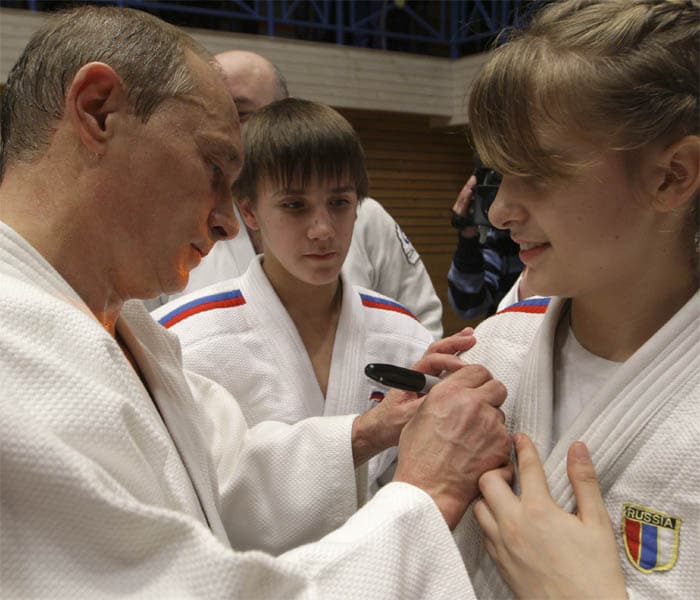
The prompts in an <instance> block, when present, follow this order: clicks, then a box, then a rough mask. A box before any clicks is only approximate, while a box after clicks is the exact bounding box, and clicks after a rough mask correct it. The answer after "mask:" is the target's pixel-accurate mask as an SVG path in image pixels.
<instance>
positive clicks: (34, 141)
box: [0, 6, 213, 177]
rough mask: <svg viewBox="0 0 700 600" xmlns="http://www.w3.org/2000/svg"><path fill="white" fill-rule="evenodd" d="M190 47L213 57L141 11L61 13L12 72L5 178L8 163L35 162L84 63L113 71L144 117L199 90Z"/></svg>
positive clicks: (0, 131)
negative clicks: (189, 60) (190, 64)
mask: <svg viewBox="0 0 700 600" xmlns="http://www.w3.org/2000/svg"><path fill="white" fill-rule="evenodd" d="M187 51H189V52H192V53H193V54H194V55H196V56H199V57H201V58H203V59H204V60H206V61H207V62H212V61H213V58H212V57H211V55H210V54H209V53H208V52H207V51H206V50H205V49H204V48H202V47H201V46H199V44H197V42H195V41H194V40H193V39H192V38H191V37H190V36H188V35H187V34H186V33H185V32H184V31H182V30H180V29H178V28H176V27H174V26H172V25H169V24H167V23H165V22H163V21H161V20H160V19H157V18H156V17H154V16H151V15H149V14H146V13H144V12H141V11H137V10H132V9H128V8H116V7H96V6H82V7H79V8H75V9H71V10H67V11H61V12H59V13H57V14H56V15H55V16H54V17H52V18H51V19H49V21H48V22H47V23H46V24H45V25H44V26H43V27H41V29H39V30H38V31H37V32H36V33H35V34H34V35H33V36H32V38H31V39H30V41H29V43H28V44H27V46H26V47H25V49H24V51H23V52H22V55H21V56H20V57H19V59H18V60H17V63H16V64H15V66H14V67H13V68H12V70H11V71H10V75H9V77H8V80H7V87H6V88H5V92H4V94H3V98H2V107H1V108H0V135H1V139H2V147H1V148H0V177H2V174H3V173H4V172H5V169H6V168H7V166H8V165H10V164H12V163H15V162H30V161H31V160H33V159H34V158H36V156H37V155H38V154H40V153H41V152H42V151H43V150H45V148H46V146H47V145H48V144H49V142H50V139H51V135H52V132H53V129H52V122H54V121H55V120H58V119H60V118H61V117H62V115H63V109H64V105H65V97H66V92H67V89H68V88H69V86H70V84H71V81H72V80H73V77H75V74H76V73H77V72H78V70H79V69H80V68H81V67H82V66H83V65H85V64H87V63H89V62H93V61H97V62H103V63H105V64H108V65H109V66H110V67H111V68H113V69H114V70H115V72H116V73H117V74H118V75H119V77H120V78H121V79H122V81H123V84H124V87H125V90H126V93H127V96H128V98H129V100H130V101H131V102H132V104H133V108H134V112H135V114H136V116H137V117H139V118H140V119H142V120H143V121H144V122H145V121H147V120H148V118H149V117H150V116H151V115H152V114H153V112H154V111H155V109H156V108H157V107H158V106H159V105H160V104H161V103H162V102H163V101H165V100H167V99H169V98H173V97H180V96H183V95H186V94H189V93H191V92H192V91H193V90H194V88H195V84H194V81H193V79H192V76H191V73H190V70H189V67H188V65H187Z"/></svg>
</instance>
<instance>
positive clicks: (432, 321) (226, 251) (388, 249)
mask: <svg viewBox="0 0 700 600" xmlns="http://www.w3.org/2000/svg"><path fill="white" fill-rule="evenodd" d="M216 60H217V62H218V63H219V64H220V65H221V68H222V69H223V72H224V78H225V81H226V86H227V87H228V89H229V91H230V92H231V96H233V99H234V102H235V103H236V108H237V110H238V114H239V117H240V120H241V129H242V130H243V131H245V127H246V124H247V122H248V119H249V118H250V117H251V116H252V115H253V114H254V113H255V111H256V110H259V109H260V108H262V107H263V106H266V105H267V104H269V103H271V102H274V101H275V100H281V99H283V98H287V97H288V96H289V92H288V90H287V84H286V81H285V79H284V76H283V75H282V73H280V71H279V70H278V69H277V68H276V67H275V66H274V65H273V64H272V63H270V61H268V60H267V59H265V58H264V57H262V56H260V55H259V54H255V53H254V52H247V51H243V50H230V51H228V52H222V53H221V54H217V55H216ZM238 218H239V220H240V213H238ZM255 237H256V236H255V233H254V232H251V231H249V230H248V229H247V228H245V227H241V230H240V232H239V234H238V235H237V236H236V237H235V238H233V239H230V240H224V241H222V242H221V243H219V244H217V245H216V246H215V247H214V248H213V249H212V251H211V252H210V254H209V255H208V256H207V257H206V258H205V259H204V260H203V261H202V262H201V264H200V265H198V266H197V267H196V268H195V269H193V270H192V273H191V274H190V280H189V282H188V284H187V287H186V288H185V289H184V290H183V291H182V292H178V293H176V294H171V295H169V296H162V297H160V298H157V299H154V300H149V301H147V302H146V305H147V306H148V307H149V309H151V310H153V309H155V308H157V307H158V306H159V305H161V304H165V303H166V302H168V301H169V300H174V299H175V298H178V297H179V296H182V295H185V294H189V293H192V292H195V291H197V290H199V289H201V288H203V287H207V286H209V285H211V284H213V283H218V282H220V281H225V280H228V279H232V278H234V277H238V276H239V275H242V274H243V273H244V272H245V270H246V269H247V268H248V265H249V264H250V261H251V260H252V259H253V257H254V256H255V255H256V253H260V252H262V248H261V247H260V246H259V241H258V240H256V239H255ZM253 241H255V243H253ZM344 270H345V272H346V274H347V276H348V278H349V280H350V282H351V283H353V284H355V285H359V286H361V287H365V288H368V289H372V290H376V291H378V292H379V293H381V294H384V295H385V296H388V297H390V298H394V299H395V300H396V301H397V302H399V303H400V304H402V305H403V306H405V307H407V308H408V309H409V310H410V311H411V312H412V313H413V314H414V315H416V316H417V317H418V319H419V320H420V322H421V323H423V325H425V327H426V328H427V329H428V330H429V331H430V332H431V334H432V335H433V338H434V339H436V340H438V339H440V338H441V337H442V333H443V331H442V303H441V302H440V298H439V297H438V295H437V293H436V292H435V287H434V286H433V283H432V281H431V279H430V275H429V274H428V271H427V269H426V268H425V265H424V264H423V261H422V260H421V258H420V255H419V254H418V252H417V250H416V249H415V248H414V246H413V244H411V242H410V240H409V239H408V237H407V236H406V234H405V233H404V232H403V230H402V229H401V227H400V226H399V224H398V223H397V222H396V221H395V220H394V219H393V218H392V216H391V215H390V214H389V213H388V212H387V211H386V210H385V209H384V207H383V206H382V205H381V204H380V203H379V202H377V201H376V200H374V199H373V198H364V199H363V201H362V202H361V203H360V204H359V205H358V210H357V220H356V222H355V228H354V230H353V236H352V243H351V244H350V250H349V252H348V255H347V258H346V259H345V265H344Z"/></svg>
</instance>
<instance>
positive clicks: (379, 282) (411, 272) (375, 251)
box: [145, 198, 443, 340]
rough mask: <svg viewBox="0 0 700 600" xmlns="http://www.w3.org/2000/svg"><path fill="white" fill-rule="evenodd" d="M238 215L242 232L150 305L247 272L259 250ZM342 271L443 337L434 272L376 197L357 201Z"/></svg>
mask: <svg viewBox="0 0 700 600" xmlns="http://www.w3.org/2000/svg"><path fill="white" fill-rule="evenodd" d="M234 208H235V207H234ZM236 215H237V216H238V222H239V226H240V228H239V232H238V235H236V237H234V238H233V239H231V240H224V241H223V242H219V243H217V244H216V245H215V246H214V248H213V249H212V251H211V252H210V253H209V254H208V255H207V256H206V258H204V260H202V262H201V263H200V265H199V266H198V267H196V268H195V269H193V270H192V272H191V273H190V279H189V282H188V283H187V287H186V288H185V289H184V290H183V291H182V292H180V293H177V294H172V295H170V296H161V297H159V298H156V299H153V300H147V301H146V302H145V304H146V306H147V307H148V308H149V310H154V309H156V308H158V306H160V305H162V304H165V303H166V302H168V301H171V300H174V299H176V298H179V297H181V296H183V295H188V294H191V293H192V292H195V291H197V290H200V289H201V288H204V287H207V286H209V285H212V284H214V283H219V282H220V281H226V280H228V279H233V278H234V277H239V276H240V275H243V273H245V270H246V269H247V268H248V264H249V263H250V261H251V260H252V259H253V256H255V251H254V250H253V244H252V243H251V241H250V238H249V237H248V233H247V231H246V228H245V225H244V223H243V220H242V219H241V216H240V213H239V212H238V209H236ZM343 271H344V272H345V273H346V275H347V276H348V279H349V281H350V282H351V283H352V284H354V285H357V286H360V287H364V288H367V289H370V290H375V291H377V292H379V293H380V294H384V295H385V296H388V297H389V298H393V299H395V300H396V301H397V302H399V303H401V304H402V305H403V306H405V307H406V308H408V309H409V310H410V311H411V312H412V313H413V314H414V315H416V316H417V317H418V319H419V320H420V322H421V323H423V325H424V326H425V327H426V328H427V329H428V330H429V331H430V333H431V334H432V335H433V338H434V339H436V340H439V339H440V338H442V333H443V332H442V303H441V302H440V298H439V297H438V295H437V293H436V292H435V287H434V286H433V283H432V281H431V279H430V275H429V273H428V271H427V269H426V268H425V265H424V264H423V261H422V260H421V257H420V255H419V254H418V252H417V250H416V249H415V248H414V247H413V244H411V241H410V240H409V239H408V237H407V236H406V234H405V233H404V232H403V230H402V229H401V227H400V226H399V224H398V223H397V222H396V221H394V219H393V218H392V217H391V215H390V214H389V213H388V212H387V211H386V210H385V209H384V207H383V206H382V205H381V204H380V203H379V202H377V201H376V200H374V199H372V198H365V199H364V200H362V202H361V203H360V204H359V205H358V207H357V220H356V221H355V227H354V229H353V232H352V243H351V244H350V249H349V250H348V255H347V257H346V258H345V263H344V265H343Z"/></svg>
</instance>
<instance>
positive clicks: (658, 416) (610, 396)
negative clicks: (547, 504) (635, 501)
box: [545, 292, 700, 511]
mask: <svg viewBox="0 0 700 600" xmlns="http://www.w3.org/2000/svg"><path fill="white" fill-rule="evenodd" d="M699 348H700V292H696V294H695V295H694V296H693V298H691V299H690V300H689V301H688V302H687V303H686V305H685V306H684V307H683V308H682V309H681V310H680V311H679V312H678V313H676V314H675V315H674V316H673V317H672V318H671V319H670V320H669V321H668V323H666V324H665V325H664V326H663V327H662V328H661V329H660V330H659V331H657V332H656V333H655V334H654V335H653V336H652V337H651V338H650V339H649V340H648V341H647V342H646V343H645V344H644V345H643V346H642V347H641V348H640V349H639V350H637V352H635V353H634V354H633V355H632V356H631V357H630V358H629V359H628V360H627V361H626V362H625V363H624V364H623V365H622V366H621V367H620V369H619V370H618V371H617V372H616V373H615V375H614V376H613V377H612V378H611V379H610V381H608V382H607V383H606V384H605V385H604V386H603V387H602V388H601V389H600V391H599V392H598V393H597V394H596V395H595V397H593V398H592V399H591V401H590V403H589V404H588V405H587V406H586V407H585V408H584V409H583V411H581V414H580V415H579V416H578V417H577V418H576V419H575V421H574V422H573V423H572V425H571V427H569V429H568V430H567V431H566V432H565V433H564V435H563V436H562V437H561V439H560V440H559V442H558V443H557V445H556V446H555V447H554V449H553V450H552V453H551V454H550V456H549V457H548V459H547V461H546V462H545V472H546V474H547V479H548V481H549V484H550V489H551V493H552V497H553V498H554V500H555V501H556V502H557V504H559V505H560V506H561V507H562V508H564V509H566V510H569V511H573V510H574V508H575V498H574V495H573V490H572V489H571V485H570V484H569V480H568V478H567V475H566V452H567V449H568V447H569V446H570V445H571V443H572V442H573V441H575V440H582V441H584V442H585V443H586V445H587V446H588V448H589V450H590V452H591V457H592V459H593V463H594V464H595V467H596V472H597V474H598V479H599V482H600V486H601V490H602V492H603V494H605V493H606V492H607V490H608V489H610V486H611V485H612V484H613V483H614V482H615V481H616V480H617V479H618V478H619V476H620V473H621V472H622V471H624V470H625V469H626V467H627V465H628V464H629V462H630V460H631V459H632V458H633V457H634V455H635V453H636V448H637V447H639V446H640V445H642V444H643V443H644V442H645V440H647V439H648V438H649V437H650V436H651V435H653V433H654V431H655V430H656V428H657V427H658V425H660V424H661V423H662V422H663V421H664V413H667V412H668V411H670V409H672V408H673V407H674V406H675V404H676V402H677V401H678V400H680V396H681V394H680V393H678V390H679V389H680V388H681V387H682V386H683V384H684V383H685V381H686V380H687V379H688V378H689V377H691V376H692V375H693V374H697V373H698V372H699V371H700V352H699V351H698V349H699Z"/></svg>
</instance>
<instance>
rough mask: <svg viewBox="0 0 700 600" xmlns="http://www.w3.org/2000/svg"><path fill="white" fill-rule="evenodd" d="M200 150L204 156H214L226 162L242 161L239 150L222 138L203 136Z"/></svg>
mask: <svg viewBox="0 0 700 600" xmlns="http://www.w3.org/2000/svg"><path fill="white" fill-rule="evenodd" d="M201 148H202V151H203V152H205V153H206V154H214V155H216V156H218V157H219V158H221V159H223V160H226V161H227V162H233V163H238V162H241V160H242V151H241V149H240V148H237V147H236V146H235V145H233V144H232V143H231V142H229V141H227V140H225V139H223V138H218V137H213V136H208V135H204V136H202V138H201Z"/></svg>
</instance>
